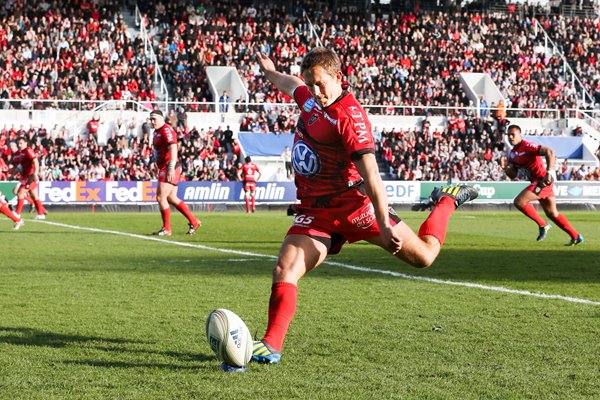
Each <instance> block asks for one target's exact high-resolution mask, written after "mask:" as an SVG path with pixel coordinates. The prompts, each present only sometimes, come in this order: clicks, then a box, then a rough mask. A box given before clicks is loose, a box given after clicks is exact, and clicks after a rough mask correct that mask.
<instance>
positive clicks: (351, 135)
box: [338, 107, 375, 160]
mask: <svg viewBox="0 0 600 400" xmlns="http://www.w3.org/2000/svg"><path fill="white" fill-rule="evenodd" d="M350 112H352V114H350V113H347V114H345V115H343V116H341V117H340V119H339V120H338V129H339V132H340V135H341V138H342V143H343V144H344V148H345V150H346V153H347V154H348V155H349V156H350V158H351V159H352V160H355V159H357V158H359V157H360V156H361V155H363V154H368V153H373V154H374V153H375V141H374V140H373V132H372V131H371V123H370V122H369V120H368V118H367V115H366V113H365V111H364V110H363V109H361V108H360V107H351V108H350Z"/></svg>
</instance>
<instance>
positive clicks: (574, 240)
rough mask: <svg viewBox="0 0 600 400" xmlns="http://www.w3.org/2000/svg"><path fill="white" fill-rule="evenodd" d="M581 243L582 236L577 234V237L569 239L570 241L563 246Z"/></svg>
mask: <svg viewBox="0 0 600 400" xmlns="http://www.w3.org/2000/svg"><path fill="white" fill-rule="evenodd" d="M580 243H583V236H581V235H579V236H577V239H571V241H570V242H569V243H567V244H565V246H569V247H571V246H577V245H578V244H580Z"/></svg>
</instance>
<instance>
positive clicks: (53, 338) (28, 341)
mask: <svg viewBox="0 0 600 400" xmlns="http://www.w3.org/2000/svg"><path fill="white" fill-rule="evenodd" d="M88 342H105V343H113V344H127V343H132V344H133V343H137V344H148V343H149V342H144V341H142V340H131V339H122V338H116V339H112V338H104V337H99V336H80V335H66V334H62V333H54V332H47V331H41V330H38V329H33V328H24V327H19V328H12V327H6V326H0V343H6V344H14V345H24V346H45V347H56V348H61V347H66V346H69V345H72V344H76V343H88Z"/></svg>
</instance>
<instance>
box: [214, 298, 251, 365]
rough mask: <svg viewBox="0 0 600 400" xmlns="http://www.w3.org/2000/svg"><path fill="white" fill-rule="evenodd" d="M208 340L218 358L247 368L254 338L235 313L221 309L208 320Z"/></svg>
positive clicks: (226, 362) (215, 311)
mask: <svg viewBox="0 0 600 400" xmlns="http://www.w3.org/2000/svg"><path fill="white" fill-rule="evenodd" d="M206 338H207V339H208V344H209V346H210V348H211V349H212V351H214V352H215V354H216V355H217V358H218V359H219V360H221V361H223V362H224V363H225V364H229V365H233V366H236V367H245V366H246V365H247V364H248V363H249V362H250V359H251V358H252V344H253V343H252V336H251V335H250V332H249V331H248V327H247V326H246V324H245V323H244V321H242V319H241V318H240V317H238V316H237V315H236V314H235V313H234V312H232V311H229V310H226V309H224V308H219V309H217V310H214V311H213V312H211V313H210V315H209V316H208V319H207V320H206Z"/></svg>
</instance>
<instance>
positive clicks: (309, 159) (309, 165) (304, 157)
mask: <svg viewBox="0 0 600 400" xmlns="http://www.w3.org/2000/svg"><path fill="white" fill-rule="evenodd" d="M292 166H293V167H294V170H296V172H297V173H299V174H300V175H302V176H304V177H307V178H312V177H313V176H315V175H317V174H318V173H319V171H320V170H321V160H320V159H319V155H318V154H317V153H316V152H315V151H314V150H313V149H312V148H311V147H310V146H309V145H308V144H307V143H306V142H304V141H302V140H299V141H297V142H296V143H294V147H293V148H292Z"/></svg>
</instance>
